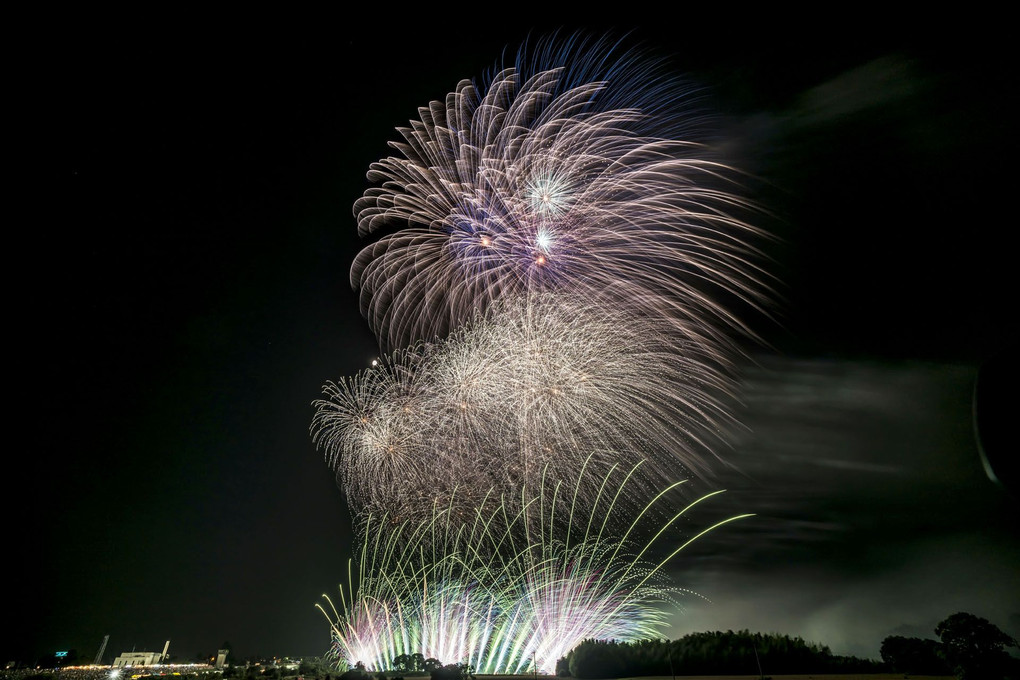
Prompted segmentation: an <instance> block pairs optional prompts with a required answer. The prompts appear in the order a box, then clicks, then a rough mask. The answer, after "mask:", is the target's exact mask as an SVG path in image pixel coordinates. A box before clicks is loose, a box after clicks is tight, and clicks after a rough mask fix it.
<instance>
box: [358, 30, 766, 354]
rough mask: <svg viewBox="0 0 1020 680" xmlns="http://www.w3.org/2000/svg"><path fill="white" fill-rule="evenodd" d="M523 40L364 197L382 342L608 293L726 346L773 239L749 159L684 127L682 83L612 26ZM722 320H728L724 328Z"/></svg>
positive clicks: (428, 123) (440, 112)
mask: <svg viewBox="0 0 1020 680" xmlns="http://www.w3.org/2000/svg"><path fill="white" fill-rule="evenodd" d="M556 44H557V43H556V41H555V40H551V41H546V42H539V44H538V46H537V47H536V48H535V49H533V50H527V49H525V50H522V52H521V53H520V55H519V56H518V60H517V62H516V63H515V64H514V65H512V66H508V67H506V68H503V69H501V70H499V71H498V72H497V73H495V74H494V75H493V76H492V77H491V78H488V79H487V80H486V82H485V84H484V85H482V86H479V85H476V84H475V83H474V82H472V81H467V80H465V81H462V82H461V83H459V84H458V86H457V88H456V90H455V91H454V92H452V93H450V94H449V95H448V96H447V97H446V100H445V101H442V102H440V101H434V102H431V103H430V104H429V105H428V106H426V107H422V108H420V109H419V115H420V120H416V121H411V123H410V126H409V127H404V128H398V131H399V132H400V134H401V136H402V138H403V139H402V141H399V142H391V146H392V147H393V148H394V149H395V150H396V151H397V152H398V155H394V156H390V157H388V158H384V159H382V160H380V161H379V162H377V163H374V164H373V165H372V166H371V168H370V170H369V172H368V179H369V180H370V181H371V182H373V183H375V184H377V185H378V186H375V187H372V188H370V189H368V190H367V191H366V192H365V194H364V196H363V197H362V198H361V199H360V200H358V201H357V202H356V203H355V206H354V212H355V214H356V216H357V219H358V228H359V233H360V234H361V235H362V236H363V237H365V236H370V235H375V234H382V236H380V237H379V238H378V239H377V240H376V241H375V242H374V243H372V244H371V245H369V246H367V247H366V248H364V250H362V251H361V253H360V254H359V255H358V256H357V258H356V260H355V262H354V265H353V267H352V270H351V281H352V284H353V285H354V286H355V287H356V288H357V289H359V290H360V295H361V308H362V312H363V314H364V315H365V316H366V317H367V318H368V320H369V323H370V324H371V326H372V328H373V330H374V331H375V333H376V335H377V336H378V337H379V339H380V342H381V343H382V344H383V346H384V347H389V348H399V347H405V346H408V345H410V344H412V343H414V342H415V341H418V340H425V341H431V340H432V339H433V338H434V337H437V336H440V337H441V336H443V335H445V334H447V333H448V332H450V331H451V330H453V329H455V328H456V327H458V326H459V325H460V324H462V323H464V322H466V321H468V320H470V319H471V318H472V317H473V316H474V315H475V314H476V313H477V312H478V311H479V310H485V309H487V308H488V307H489V305H490V304H491V303H492V302H493V301H496V300H500V299H504V298H506V297H513V296H521V295H527V294H530V293H534V292H536V291H554V292H565V293H569V294H572V295H579V296H584V297H588V296H598V297H600V298H602V299H605V300H611V301H612V304H615V305H616V306H626V307H628V308H631V309H636V310H639V311H640V312H641V313H643V314H649V315H655V316H659V317H663V318H668V319H672V320H676V321H678V322H679V323H680V324H681V325H682V326H683V328H684V330H685V332H686V333H691V334H694V335H696V336H697V337H699V338H702V339H704V340H706V341H711V342H712V343H713V344H715V345H719V346H726V345H728V344H729V342H730V341H729V340H728V335H727V332H729V331H732V330H733V329H734V328H738V329H740V330H745V329H744V328H743V326H742V324H741V322H740V321H739V320H738V319H737V318H736V317H735V316H734V315H733V314H732V312H731V311H730V310H729V309H727V307H726V306H725V305H724V303H723V302H722V301H721V298H722V297H726V298H730V299H733V298H739V299H742V300H745V301H747V302H749V303H751V304H754V305H757V303H758V302H759V301H760V296H761V294H762V285H761V284H760V280H759V279H760V277H759V274H760V272H759V270H758V269H757V268H756V266H755V264H754V262H755V261H756V259H757V253H756V251H755V249H754V247H753V246H752V243H753V242H754V241H755V240H756V239H757V237H758V236H759V232H758V230H757V229H755V228H754V227H752V226H750V225H749V224H747V223H746V222H744V221H742V219H740V218H739V216H738V215H740V214H741V213H743V212H744V211H745V209H746V207H747V206H746V205H745V203H744V201H742V200H741V199H740V198H739V197H738V196H737V195H736V194H735V193H734V192H733V191H732V189H733V188H734V185H733V184H731V183H730V182H731V180H732V179H733V178H734V177H735V176H736V173H734V171H733V170H732V169H730V168H729V167H726V166H725V165H723V164H722V163H720V162H717V161H716V160H714V159H713V155H712V153H711V151H710V150H709V148H708V147H706V146H705V145H703V144H699V143H697V142H695V141H691V140H690V139H685V138H683V137H682V136H679V135H681V134H682V133H683V132H684V131H685V130H686V129H687V128H686V127H685V123H686V122H687V120H688V118H685V116H689V115H690V111H689V110H688V109H687V108H686V107H683V106H681V105H680V104H681V102H683V100H684V95H685V93H684V91H683V89H682V88H681V87H680V86H679V85H678V84H676V83H674V82H673V81H672V80H671V79H670V78H667V77H664V75H663V72H662V71H661V70H660V69H659V68H658V65H657V64H656V63H654V62H651V61H648V60H645V59H643V58H642V57H641V56H640V55H638V54H635V53H624V54H621V55H620V56H619V57H612V56H611V54H612V49H613V45H612V44H611V43H609V42H608V41H606V40H587V41H586V40H582V39H574V40H570V41H566V42H565V43H564V44H563V45H562V47H561V48H560V49H556V47H555V45H556ZM721 329H725V332H724V331H723V330H721Z"/></svg>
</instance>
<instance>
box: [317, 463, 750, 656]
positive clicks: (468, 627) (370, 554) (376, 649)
mask: <svg viewBox="0 0 1020 680" xmlns="http://www.w3.org/2000/svg"><path fill="white" fill-rule="evenodd" d="M614 473H615V474H616V477H613V474H614ZM632 473H633V470H631V471H630V472H629V473H627V474H626V476H625V477H624V481H623V482H621V481H620V480H619V477H621V476H624V473H623V472H622V471H620V470H616V471H613V472H611V473H610V475H608V476H607V477H606V478H605V479H604V480H603V483H602V484H600V486H601V487H602V488H604V489H605V488H614V489H615V491H613V493H611V494H607V495H606V496H605V497H604V498H603V499H602V500H601V501H600V503H599V504H598V507H596V508H591V510H600V511H602V512H601V513H600V515H601V517H602V519H601V520H595V519H594V514H592V513H590V512H588V510H589V508H585V509H584V512H585V519H584V521H583V522H581V524H583V525H585V526H584V529H583V531H581V532H578V533H575V534H573V535H571V534H570V533H567V534H566V536H565V538H557V537H556V535H555V532H553V531H551V530H549V527H552V526H554V525H555V522H554V521H552V514H553V513H554V512H555V509H554V507H553V506H550V505H547V504H546V503H545V500H544V499H543V498H542V497H537V498H533V499H531V500H530V501H529V502H528V503H526V504H525V505H524V506H523V507H522V508H521V510H520V511H518V512H516V513H512V511H511V510H510V509H509V508H508V507H507V506H506V505H505V504H503V503H502V502H500V501H498V500H497V499H496V498H495V497H494V496H490V497H489V501H490V502H487V503H484V504H483V505H482V506H479V507H478V508H476V511H475V513H474V515H473V518H472V522H470V523H463V522H460V521H457V522H451V512H450V508H444V507H440V506H435V507H434V512H433V515H432V517H431V518H429V519H428V520H427V521H424V522H420V523H417V524H415V523H411V522H406V521H404V522H397V523H394V522H392V521H391V518H389V517H386V516H384V517H378V518H369V519H368V520H367V526H366V530H365V532H364V533H363V535H362V536H363V538H362V548H361V554H360V559H359V561H358V565H357V573H355V572H354V566H353V565H352V566H351V569H350V578H349V582H348V584H347V587H346V589H345V588H343V587H341V598H342V599H341V606H340V608H339V610H338V609H337V608H336V607H335V606H333V602H332V600H330V599H329V598H328V597H327V596H324V597H325V598H326V600H327V602H328V603H329V606H328V609H327V608H325V607H322V606H320V607H319V608H320V610H322V612H323V613H324V614H325V615H326V617H327V619H328V620H329V622H330V627H331V630H332V635H333V640H334V649H333V654H334V655H335V656H336V657H337V658H338V659H343V660H345V661H346V662H347V663H348V664H349V665H350V664H354V663H356V662H359V661H360V662H362V663H364V664H365V665H366V666H367V667H368V668H369V669H373V670H381V669H386V668H390V667H391V665H392V660H393V659H394V658H395V657H396V656H398V655H400V654H412V653H415V652H420V653H422V654H424V655H425V656H426V657H432V658H436V659H439V660H440V661H442V662H444V663H468V664H470V665H472V666H474V667H475V669H476V670H477V671H478V672H481V673H520V672H524V671H526V670H529V668H530V667H531V664H532V662H533V661H534V662H536V663H537V665H538V669H539V670H541V671H542V672H544V673H552V672H554V671H555V664H556V662H557V660H558V659H560V658H562V657H563V656H565V655H566V653H567V652H569V651H570V650H571V649H573V647H575V646H576V645H577V644H578V643H580V642H581V641H583V640H585V639H592V638H597V639H617V640H636V639H644V638H650V637H657V636H658V634H659V633H660V632H661V629H662V627H663V626H664V625H665V615H664V613H663V610H662V609H661V605H662V604H663V603H667V602H673V601H675V600H676V598H677V597H678V596H679V595H680V594H681V592H683V589H680V588H677V587H674V586H670V585H669V584H668V583H667V582H666V580H665V579H664V578H662V576H661V569H662V567H663V566H664V565H665V564H666V563H667V562H668V561H669V560H671V559H672V558H673V557H675V556H676V555H677V554H678V553H679V552H680V551H681V550H682V548H683V547H684V546H681V547H680V548H675V549H673V550H672V552H671V553H669V554H668V555H666V556H665V557H661V556H660V557H659V558H658V559H654V558H653V557H652V553H653V552H654V549H655V546H656V543H657V542H658V541H659V540H660V539H661V538H662V536H663V535H664V534H665V533H667V532H669V531H670V530H671V528H672V525H673V523H674V522H675V521H676V520H677V519H678V518H679V517H680V516H681V515H683V513H684V512H685V511H686V510H687V509H689V508H690V507H691V506H692V505H694V504H695V503H698V502H700V501H701V500H704V499H705V498H708V496H706V497H703V498H702V499H699V500H697V501H695V502H694V503H692V504H690V505H689V506H688V507H687V508H685V509H684V510H681V511H680V512H679V513H677V514H676V515H675V516H673V517H672V518H670V519H669V520H668V521H667V522H665V523H664V524H663V525H662V526H661V527H660V528H659V529H658V530H657V531H655V532H652V533H651V534H648V535H646V538H644V539H641V540H637V536H638V534H639V533H640V531H639V530H638V529H637V527H638V525H639V524H640V523H641V520H642V519H643V518H644V517H645V516H647V515H650V514H651V508H652V506H654V505H655V504H656V503H657V502H660V501H661V500H662V499H663V498H664V497H666V496H667V495H668V494H669V493H670V492H671V491H672V490H673V488H674V487H675V486H676V485H673V487H667V488H666V489H665V490H664V491H663V492H661V493H660V494H658V495H656V496H655V497H654V498H653V500H652V501H651V502H650V503H649V504H648V505H647V506H646V507H645V509H644V510H643V511H642V512H641V513H638V515H637V516H636V518H634V519H632V520H630V525H629V527H628V528H627V530H626V531H624V532H623V534H622V535H621V536H620V537H618V538H617V537H613V532H611V531H610V530H609V528H608V526H609V524H610V521H609V519H608V518H609V517H610V516H611V515H613V514H614V512H615V511H616V503H617V502H618V500H619V499H620V497H621V496H622V495H624V493H625V492H623V489H624V487H626V479H631V478H633V474H632ZM580 486H581V485H580V484H579V485H577V487H575V489H574V492H575V493H576V491H577V488H579V487H580ZM560 491H561V487H560V486H559V485H557V486H556V487H555V488H551V489H548V490H547V492H548V493H549V494H556V493H558V492H560ZM628 491H629V490H628ZM716 493H719V492H716ZM568 495H569V494H568ZM711 495H714V494H710V496H711ZM575 500H576V499H575ZM572 505H574V503H572ZM536 514H537V515H540V516H541V517H542V518H544V520H543V521H540V522H538V524H539V525H542V526H543V527H544V528H545V530H541V531H538V532H532V531H531V527H532V526H533V525H535V524H536V522H535V518H534V517H531V516H530V515H536ZM742 517H746V515H741V516H737V517H732V518H730V519H727V520H724V521H723V522H720V523H718V524H716V525H714V526H712V527H709V528H707V529H705V530H703V531H702V532H701V533H700V534H698V535H697V536H694V537H693V538H690V539H688V541H687V543H685V544H684V545H687V544H689V543H690V542H692V541H693V540H696V539H697V538H698V537H700V536H702V535H704V534H705V533H707V532H709V531H711V530H712V529H714V528H716V527H718V526H720V525H722V524H725V523H727V522H731V521H734V520H737V519H741V518H742ZM516 524H519V525H520V526H519V527H518V528H519V529H521V532H523V533H521V532H518V531H515V530H514V528H515V527H514V525H516ZM522 535H523V536H525V538H524V539H523V540H522V539H521V536H522Z"/></svg>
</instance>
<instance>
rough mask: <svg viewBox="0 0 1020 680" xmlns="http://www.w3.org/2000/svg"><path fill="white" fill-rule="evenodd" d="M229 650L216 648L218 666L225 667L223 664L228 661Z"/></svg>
mask: <svg viewBox="0 0 1020 680" xmlns="http://www.w3.org/2000/svg"><path fill="white" fill-rule="evenodd" d="M229 652H230V650H229V649H219V650H216V668H223V666H224V665H225V664H226V663H227V654H228V653H229Z"/></svg>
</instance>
